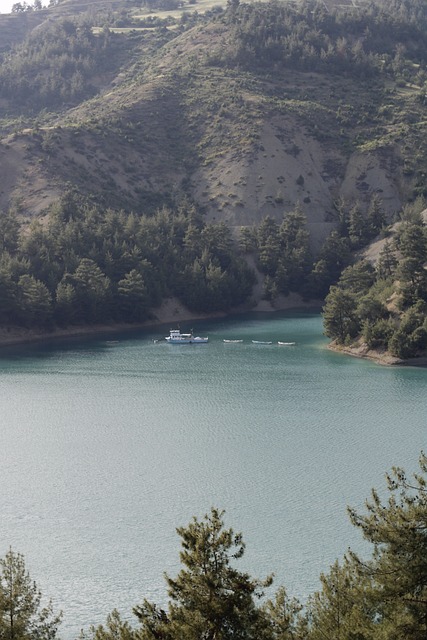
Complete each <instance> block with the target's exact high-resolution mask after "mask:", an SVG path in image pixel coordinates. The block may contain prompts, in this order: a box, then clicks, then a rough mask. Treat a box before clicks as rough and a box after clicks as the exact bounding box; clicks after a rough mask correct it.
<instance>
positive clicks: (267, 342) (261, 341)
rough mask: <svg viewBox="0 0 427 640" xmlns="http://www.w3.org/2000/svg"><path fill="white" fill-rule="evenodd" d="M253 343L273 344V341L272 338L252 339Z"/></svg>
mask: <svg viewBox="0 0 427 640" xmlns="http://www.w3.org/2000/svg"><path fill="white" fill-rule="evenodd" d="M252 344H273V343H272V342H271V340H270V341H267V340H252Z"/></svg>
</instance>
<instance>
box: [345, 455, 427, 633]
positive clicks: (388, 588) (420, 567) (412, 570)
mask: <svg viewBox="0 0 427 640" xmlns="http://www.w3.org/2000/svg"><path fill="white" fill-rule="evenodd" d="M420 469H421V473H419V474H414V477H413V480H412V481H410V480H408V478H407V475H406V473H405V472H404V471H403V470H402V469H400V468H396V467H394V468H393V470H392V473H391V474H387V476H386V478H387V485H388V490H389V494H390V495H389V498H388V500H387V501H383V500H382V499H381V498H380V496H379V494H378V492H377V491H375V490H372V497H371V500H370V501H368V502H367V503H366V508H367V513H366V514H362V515H361V514H359V513H357V511H356V510H354V509H349V513H350V518H351V521H352V523H353V524H354V525H355V526H357V527H359V528H360V529H361V531H362V533H363V536H364V537H365V538H366V540H368V541H369V542H370V543H372V544H373V545H374V551H373V554H372V558H371V560H369V561H368V562H362V561H361V560H360V558H358V557H357V556H356V555H355V554H353V557H354V559H355V561H356V562H357V563H358V567H359V572H360V575H361V576H367V577H369V578H370V579H372V580H373V581H374V585H375V588H376V591H377V593H378V596H379V597H380V598H381V603H382V604H381V609H380V610H379V614H380V616H381V624H382V628H383V635H381V636H378V637H381V638H383V637H384V638H393V640H421V639H422V638H423V639H424V638H426V637H427V482H426V476H427V457H426V456H425V455H424V454H422V455H421V457H420Z"/></svg>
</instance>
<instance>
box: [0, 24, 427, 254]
mask: <svg viewBox="0 0 427 640" xmlns="http://www.w3.org/2000/svg"><path fill="white" fill-rule="evenodd" d="M233 29H234V27H233V25H230V24H229V23H227V22H226V21H223V20H216V21H212V22H208V23H205V24H198V25H196V26H195V27H193V28H191V29H188V30H185V31H184V32H182V33H179V31H180V29H178V30H177V32H176V33H172V32H169V33H168V34H167V35H166V36H162V39H158V40H157V43H156V46H154V45H153V35H152V34H150V36H144V35H141V36H139V39H135V36H129V35H123V36H121V37H122V38H123V42H125V43H126V42H128V43H129V47H130V48H131V49H132V52H133V53H132V55H131V56H129V57H128V59H127V60H126V63H125V64H124V63H123V64H122V65H121V66H120V65H118V66H117V68H116V70H115V76H114V77H113V75H112V74H111V75H110V77H106V78H105V79H104V85H102V83H100V84H99V86H98V89H97V90H98V95H97V96H96V97H94V98H92V99H90V100H87V101H85V102H83V103H81V104H78V105H77V106H74V107H72V108H71V109H68V110H67V111H64V112H62V113H60V114H58V115H55V117H54V118H53V119H52V118H51V119H50V121H49V119H48V120H47V121H46V122H45V123H43V124H42V125H41V126H38V127H37V128H33V127H26V128H24V129H22V130H18V131H16V128H15V133H12V134H9V135H5V136H4V137H3V139H2V141H1V146H0V172H1V173H2V174H3V175H5V176H6V179H5V180H4V182H3V184H2V191H1V193H0V206H1V207H2V208H4V209H6V208H8V207H10V206H15V207H18V209H19V210H20V211H21V213H22V214H24V215H32V214H40V213H43V211H44V210H45V209H46V207H47V206H48V205H49V204H50V203H51V202H52V201H53V200H54V199H55V198H56V197H58V196H59V195H60V193H61V192H62V191H63V189H64V185H65V184H67V183H71V184H74V185H76V186H77V187H78V189H79V190H81V192H82V193H85V194H87V195H91V196H93V197H95V198H96V199H98V200H100V201H101V202H103V203H104V204H105V205H106V206H112V207H115V208H120V207H124V208H125V209H128V210H136V211H146V212H148V211H151V210H153V209H155V208H156V207H158V206H161V205H162V204H163V203H167V204H170V203H173V202H174V201H176V200H179V199H180V198H181V197H182V196H183V195H187V196H190V197H191V198H193V199H194V200H195V201H196V202H198V203H199V204H200V205H201V206H202V207H203V208H204V210H205V211H206V214H207V216H208V219H211V220H224V221H226V222H227V223H228V224H229V225H231V226H232V227H240V226H242V225H251V224H253V223H258V222H259V221H260V220H261V219H262V218H263V217H264V216H265V215H271V216H273V217H275V218H277V219H281V218H282V216H283V213H284V212H286V211H289V210H291V209H293V208H294V207H295V205H296V204H299V205H300V206H301V207H302V209H303V211H304V212H305V214H306V215H307V219H308V222H309V228H310V230H311V232H312V235H313V239H314V245H315V246H316V245H318V244H319V243H320V242H321V241H322V239H323V238H324V237H325V236H326V235H327V234H328V233H329V231H330V230H331V228H332V227H333V225H334V223H335V208H334V203H335V202H336V200H337V199H338V198H345V199H346V200H347V201H349V202H355V201H360V203H361V205H362V207H366V206H367V205H368V203H369V201H370V199H371V197H372V195H373V194H378V195H380V197H381V199H382V201H383V206H384V208H385V209H386V211H387V214H388V216H389V218H392V216H393V215H394V214H395V213H396V212H397V211H398V210H399V209H400V208H401V206H402V203H403V202H405V201H406V199H407V198H408V197H410V196H411V195H412V193H413V191H414V188H415V186H416V184H417V179H418V173H419V170H418V173H417V169H416V168H414V166H413V164H412V165H411V166H409V165H408V163H409V164H411V162H412V159H411V154H412V155H414V154H415V151H414V149H415V145H418V149H417V153H418V156H419V158H420V163H421V165H422V163H425V149H424V148H423V145H422V144H419V141H420V140H421V139H422V131H423V126H425V124H424V123H425V120H424V117H425V116H424V115H423V109H424V105H423V104H421V103H420V102H419V101H418V99H417V95H418V93H417V92H418V89H417V87H412V88H411V87H409V88H407V89H405V88H399V87H397V86H396V85H392V84H390V82H389V81H388V82H389V85H388V86H387V87H386V86H385V84H384V80H383V79H381V78H380V77H373V78H365V77H363V76H362V77H351V76H349V74H347V73H344V74H341V75H339V74H337V73H336V71H334V70H332V71H331V72H329V73H319V72H318V71H316V72H313V71H310V70H298V69H297V70H296V69H290V68H288V67H286V66H279V65H277V64H276V65H275V66H274V68H271V70H267V71H266V69H265V68H249V67H248V66H247V65H246V66H245V65H242V64H241V63H238V64H237V63H231V64H229V63H225V62H224V60H227V56H229V58H230V59H231V60H232V59H233V48H234V47H235V46H236V45H235V40H234V39H235V34H234V31H233ZM181 31H182V29H181ZM148 38H151V40H150V41H149V40H148ZM147 43H148V44H147ZM124 46H125V47H126V46H127V45H126V44H125V45H124ZM424 144H425V143H424Z"/></svg>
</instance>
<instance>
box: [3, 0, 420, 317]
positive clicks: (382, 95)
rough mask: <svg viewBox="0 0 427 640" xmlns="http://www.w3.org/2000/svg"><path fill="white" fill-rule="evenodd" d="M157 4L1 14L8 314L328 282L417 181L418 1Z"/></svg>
mask: <svg viewBox="0 0 427 640" xmlns="http://www.w3.org/2000/svg"><path fill="white" fill-rule="evenodd" d="M201 1H202V0H200V2H201ZM164 9H165V7H164V6H163V5H161V3H160V4H156V3H154V4H152V3H146V4H144V3H135V4H132V3H129V4H127V5H120V3H118V4H117V3H111V4H109V3H96V4H92V5H90V6H89V5H88V6H87V11H86V10H85V5H84V4H83V5H82V4H81V3H78V4H77V3H76V4H75V5H74V4H73V2H71V0H67V2H59V3H52V5H51V6H50V8H48V9H42V8H40V5H39V4H36V3H35V4H34V5H30V6H29V5H26V4H25V3H24V4H19V3H17V5H16V6H15V8H14V14H13V15H12V16H5V17H4V20H6V22H3V23H2V20H3V17H1V16H0V33H1V30H2V24H3V28H6V27H5V25H6V26H7V25H9V26H10V24H11V20H14V21H15V22H14V25H15V27H16V25H18V26H17V27H16V30H15V31H16V34H15V37H14V38H13V37H9V40H8V41H7V43H6V44H4V45H3V49H2V53H1V54H0V55H1V59H0V60H1V64H0V131H1V141H0V171H1V174H2V187H1V192H0V206H1V207H2V212H3V213H2V221H1V233H2V244H1V250H2V257H1V263H0V268H1V286H2V289H3V290H4V296H3V297H4V301H5V302H4V304H3V305H2V309H1V310H0V315H1V318H2V320H1V321H2V323H3V324H20V323H21V324H22V323H25V324H27V325H28V324H29V325H33V323H38V324H39V325H40V326H42V327H49V326H53V325H56V324H58V323H66V324H70V323H82V322H83V323H93V322H97V321H98V319H99V317H101V316H102V317H103V318H104V319H110V320H111V321H119V320H120V321H123V320H131V321H141V320H142V319H144V318H147V317H149V316H150V313H151V309H152V308H153V305H154V306H155V305H156V304H158V303H159V302H160V301H161V300H162V298H164V297H165V296H170V295H174V296H177V297H179V298H180V299H181V301H182V302H183V303H185V304H186V305H187V306H188V307H189V308H190V309H192V310H193V311H197V312H201V311H206V312H212V311H217V310H228V309H230V308H231V307H233V306H236V305H239V304H242V303H245V304H246V305H250V304H251V288H252V286H253V283H254V281H255V275H254V273H253V272H251V270H250V269H249V268H248V264H255V265H256V267H257V269H258V271H259V272H260V273H261V274H262V275H261V276H258V277H261V278H262V280H263V283H264V286H263V289H264V295H265V297H266V298H268V299H270V300H273V301H274V299H275V298H276V296H277V295H278V294H285V295H286V294H287V293H289V292H290V291H297V292H299V293H301V294H302V295H303V296H304V297H305V298H307V299H310V298H311V297H319V295H322V296H324V295H326V294H327V292H328V290H329V286H330V285H331V284H334V283H336V282H337V280H338V278H339V277H340V274H341V271H342V269H343V268H345V267H347V266H349V265H350V264H351V263H352V261H353V260H354V253H355V251H357V250H359V249H360V248H361V247H362V246H365V245H366V244H367V243H369V242H370V241H371V240H372V239H373V238H375V236H376V235H378V234H384V233H386V229H387V225H389V224H390V223H392V222H395V221H396V220H397V219H398V218H399V216H400V214H401V212H402V210H404V208H405V206H406V205H407V204H408V203H411V202H414V201H415V200H416V199H417V198H422V197H424V196H425V194H426V184H425V173H426V170H427V148H426V145H427V143H426V136H425V127H426V123H427V118H426V100H427V99H426V92H427V83H426V78H427V76H426V61H427V38H426V24H427V17H426V6H425V3H424V2H422V1H421V0H414V1H413V2H405V1H403V0H394V1H393V2H385V1H384V2H383V1H382V0H377V1H376V2H370V3H361V4H360V5H358V6H353V5H351V6H350V5H341V4H340V5H336V6H335V5H334V4H333V3H328V4H327V5H326V4H324V3H317V2H311V1H310V2H300V3H288V2H283V3H278V2H267V3H252V4H246V3H240V2H237V1H236V2H229V3H228V4H227V6H224V7H221V6H215V7H212V6H211V7H209V8H207V10H206V7H205V10H204V11H203V12H202V11H201V10H200V12H198V5H197V2H196V3H195V4H191V5H184V6H181V7H178V5H177V6H173V7H172V6H168V7H166V9H168V11H165V10H164ZM172 9H174V11H172ZM179 9H181V11H179ZM190 9H191V10H190ZM200 9H201V7H200ZM165 238H167V241H166V242H165ZM248 255H250V260H249V259H248V257H247V256H248ZM129 256H130V257H129ZM85 271H88V273H83V275H82V272H85ZM92 271H93V273H92ZM95 272H96V276H95ZM131 274H132V275H131ZM82 282H85V283H86V284H82ZM89 282H91V283H92V284H90V285H89V284H88V283H89ZM94 283H96V284H94ZM190 287H192V289H193V291H197V294H193V293H191V292H190V291H191V289H190ZM124 290H126V292H127V293H124ZM83 291H84V293H83ZM95 291H96V293H95ZM119 291H120V292H121V293H119ZM130 291H131V292H132V293H130ZM92 296H94V299H93V300H92V302H91V303H89V302H88V300H86V302H85V301H84V298H85V297H86V298H88V299H89V298H91V297H92ZM127 296H128V297H129V296H130V298H129V299H127ZM132 296H136V298H135V297H132ZM130 300H131V301H130ZM135 300H138V304H137V305H136V306H137V311H135V310H134V309H135ZM129 309H133V310H134V311H133V312H132V314H131V315H129Z"/></svg>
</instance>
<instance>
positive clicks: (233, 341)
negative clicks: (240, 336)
mask: <svg viewBox="0 0 427 640" xmlns="http://www.w3.org/2000/svg"><path fill="white" fill-rule="evenodd" d="M224 342H226V343H227V344H237V343H238V342H243V340H224Z"/></svg>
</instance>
